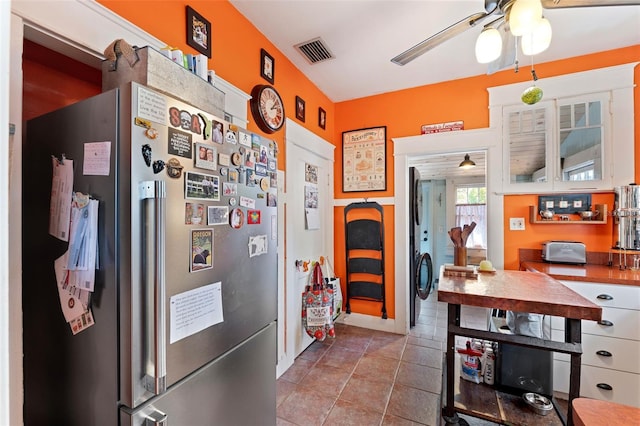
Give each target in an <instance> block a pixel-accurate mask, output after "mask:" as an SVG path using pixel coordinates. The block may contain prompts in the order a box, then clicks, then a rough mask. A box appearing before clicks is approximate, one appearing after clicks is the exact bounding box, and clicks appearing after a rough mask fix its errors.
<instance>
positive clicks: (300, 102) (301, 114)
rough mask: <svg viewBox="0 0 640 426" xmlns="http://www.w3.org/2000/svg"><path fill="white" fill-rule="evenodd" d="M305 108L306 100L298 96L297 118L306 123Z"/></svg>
mask: <svg viewBox="0 0 640 426" xmlns="http://www.w3.org/2000/svg"><path fill="white" fill-rule="evenodd" d="M304 116H305V106H304V99H302V98H301V97H300V96H296V118H297V119H298V120H300V121H302V122H303V123H304Z"/></svg>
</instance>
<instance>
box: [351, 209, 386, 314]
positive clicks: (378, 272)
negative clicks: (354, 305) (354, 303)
mask: <svg viewBox="0 0 640 426" xmlns="http://www.w3.org/2000/svg"><path fill="white" fill-rule="evenodd" d="M365 209H368V210H367V211H366V210H365ZM363 217H364V218H363ZM344 223H345V251H346V257H347V259H346V264H347V306H346V312H347V313H348V314H350V313H351V304H350V302H351V299H362V300H369V301H373V302H382V318H383V319H387V307H386V304H385V288H384V280H385V274H384V213H383V211H382V206H380V204H378V203H376V202H361V203H351V204H349V205H348V206H346V207H345V209H344Z"/></svg>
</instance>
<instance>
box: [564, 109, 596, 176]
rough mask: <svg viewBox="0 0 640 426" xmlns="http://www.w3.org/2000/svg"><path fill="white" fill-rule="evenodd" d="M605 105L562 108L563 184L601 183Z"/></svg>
mask: <svg viewBox="0 0 640 426" xmlns="http://www.w3.org/2000/svg"><path fill="white" fill-rule="evenodd" d="M602 113H603V112H602V102H601V101H600V100H593V101H591V100H589V101H576V102H567V103H562V104H560V107H559V109H558V124H559V127H560V134H559V138H560V169H561V172H562V180H563V181H584V180H601V179H602V145H603V144H602V140H603V133H604V129H603V123H602Z"/></svg>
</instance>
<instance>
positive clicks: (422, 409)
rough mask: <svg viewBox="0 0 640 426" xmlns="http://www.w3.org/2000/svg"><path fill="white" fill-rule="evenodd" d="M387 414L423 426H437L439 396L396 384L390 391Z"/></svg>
mask: <svg viewBox="0 0 640 426" xmlns="http://www.w3.org/2000/svg"><path fill="white" fill-rule="evenodd" d="M387 414H391V415H394V416H397V417H402V418H404V419H408V420H411V421H414V422H418V423H422V424H425V425H434V426H435V425H438V424H439V423H438V422H439V418H440V395H439V394H435V393H431V392H426V391H423V390H420V389H414V388H410V387H408V386H404V385H400V384H396V385H394V386H393V390H392V391H391V399H390V400H389V406H388V407H387Z"/></svg>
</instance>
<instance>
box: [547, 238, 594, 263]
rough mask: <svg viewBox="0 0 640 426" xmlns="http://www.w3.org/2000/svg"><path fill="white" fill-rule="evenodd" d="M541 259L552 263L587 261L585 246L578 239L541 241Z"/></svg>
mask: <svg viewBox="0 0 640 426" xmlns="http://www.w3.org/2000/svg"><path fill="white" fill-rule="evenodd" d="M542 260H544V261H546V262H552V263H578V264H580V263H581V264H585V263H587V248H586V246H585V245H584V243H581V242H578V241H546V242H544V243H542Z"/></svg>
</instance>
